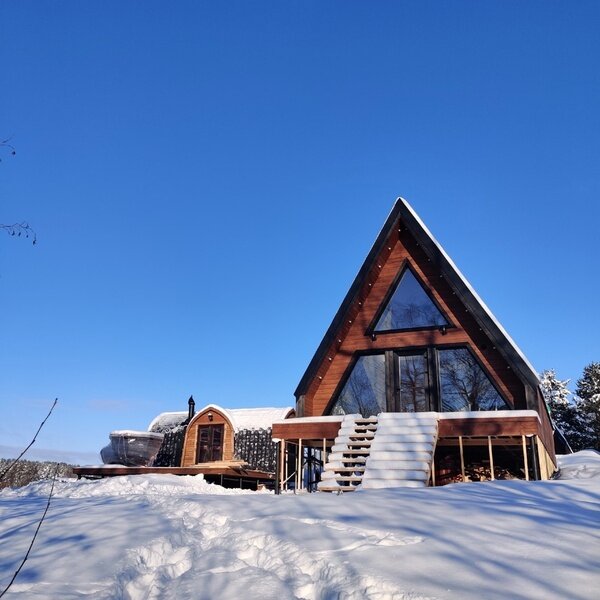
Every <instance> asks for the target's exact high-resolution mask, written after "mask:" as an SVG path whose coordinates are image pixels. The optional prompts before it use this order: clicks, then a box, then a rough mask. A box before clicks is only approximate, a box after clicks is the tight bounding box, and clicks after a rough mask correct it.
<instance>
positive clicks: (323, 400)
mask: <svg viewBox="0 0 600 600" xmlns="http://www.w3.org/2000/svg"><path fill="white" fill-rule="evenodd" d="M407 260H408V261H410V265H411V266H412V268H413V269H414V270H415V272H416V273H417V274H418V276H419V277H420V279H421V280H422V281H423V282H424V283H425V285H426V286H427V287H429V290H430V293H431V294H432V296H433V297H434V298H435V300H436V302H437V303H438V304H439V306H440V307H441V308H442V309H443V311H444V312H445V313H446V315H447V316H448V317H449V318H450V320H451V321H452V324H453V325H455V327H453V328H449V329H448V330H447V333H446V335H443V334H442V333H441V332H440V331H439V330H437V329H436V330H425V331H410V332H402V333H389V334H383V335H382V334H378V336H377V339H376V340H371V338H370V336H366V335H365V331H366V330H367V328H368V326H369V325H370V323H371V321H372V319H373V317H374V315H375V313H376V312H377V309H378V308H379V306H380V304H381V302H382V301H383V300H384V298H385V295H386V293H387V291H388V289H389V287H390V286H391V285H392V283H393V282H394V279H395V277H396V275H397V274H398V272H399V270H400V269H401V268H402V267H403V265H404V263H405V261H407ZM445 344H448V345H450V344H468V345H469V346H470V347H471V349H472V350H473V352H474V353H475V354H476V355H477V357H478V358H479V360H480V361H481V363H482V364H483V365H484V366H485V368H486V369H487V371H488V372H489V373H490V374H491V376H492V378H493V379H494V381H495V383H496V385H497V386H498V388H499V389H500V390H501V391H502V393H503V395H504V396H505V397H506V398H507V400H508V401H509V403H510V404H512V406H513V407H514V408H519V409H524V408H526V402H525V392H524V385H523V383H522V382H521V381H520V379H519V378H518V377H517V376H516V375H515V374H514V373H513V372H512V371H511V370H510V367H509V365H508V364H507V362H506V361H505V360H504V358H503V357H502V355H501V354H500V352H499V351H498V350H496V349H495V348H494V347H493V346H492V344H491V343H490V341H489V340H488V339H487V336H486V335H485V334H484V333H483V331H482V330H481V329H480V328H479V325H478V324H477V322H476V321H475V318H474V317H473V315H471V314H470V313H469V312H468V311H467V310H466V308H465V306H464V305H463V303H462V302H461V301H460V299H459V298H458V297H457V296H456V295H455V294H454V292H453V291H452V289H451V287H450V285H449V284H448V283H447V282H446V281H445V279H444V278H443V277H441V275H440V272H439V271H438V269H437V268H436V266H435V265H433V264H432V263H431V261H430V260H429V258H428V257H427V256H426V254H425V252H424V251H423V249H422V248H421V247H420V246H419V245H418V244H417V243H416V241H415V240H414V238H413V237H412V235H411V234H409V233H408V232H407V231H406V230H404V229H403V230H401V231H400V230H399V223H398V226H396V227H395V228H394V229H393V230H392V233H391V234H390V236H389V238H388V240H387V242H386V244H385V246H384V249H383V250H382V252H381V253H380V255H379V257H378V260H377V261H376V262H375V264H374V267H373V269H372V270H371V272H370V273H369V275H368V276H367V277H366V278H365V282H364V285H363V288H362V290H360V291H359V293H358V295H357V298H356V300H355V301H354V303H353V304H352V306H351V307H350V309H349V310H348V313H347V315H346V319H345V321H344V324H343V325H342V326H341V329H340V331H339V332H338V335H337V336H336V339H335V340H333V342H332V344H331V346H330V349H329V352H328V353H327V355H326V356H325V358H324V360H323V362H322V364H321V365H320V366H319V369H318V371H317V373H316V375H315V377H314V379H313V380H312V382H311V383H310V384H309V386H308V390H307V393H306V397H305V407H304V416H318V415H322V414H325V412H326V410H327V408H328V405H329V404H330V401H331V399H332V397H333V395H334V393H335V392H336V389H337V388H338V385H339V383H340V380H341V379H342V377H343V375H344V373H345V371H346V369H347V368H348V366H349V364H350V362H351V361H352V358H353V357H354V356H355V353H356V352H358V351H368V350H386V349H396V348H409V347H425V346H429V345H437V346H443V345H445Z"/></svg>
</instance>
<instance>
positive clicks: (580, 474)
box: [557, 450, 600, 479]
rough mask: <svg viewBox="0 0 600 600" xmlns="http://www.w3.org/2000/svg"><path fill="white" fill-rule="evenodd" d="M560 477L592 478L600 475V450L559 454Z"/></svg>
mask: <svg viewBox="0 0 600 600" xmlns="http://www.w3.org/2000/svg"><path fill="white" fill-rule="evenodd" d="M557 458H558V466H559V467H560V479H590V478H592V477H600V452H597V451H596V450H582V451H581V452H575V454H565V455H564V456H558V457H557Z"/></svg>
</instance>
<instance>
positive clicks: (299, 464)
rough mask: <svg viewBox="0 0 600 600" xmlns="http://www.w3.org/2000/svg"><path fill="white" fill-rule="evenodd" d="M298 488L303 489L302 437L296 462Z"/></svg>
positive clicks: (299, 441)
mask: <svg viewBox="0 0 600 600" xmlns="http://www.w3.org/2000/svg"><path fill="white" fill-rule="evenodd" d="M296 481H297V484H296V489H297V490H301V489H302V438H300V439H299V440H298V460H297V464H296Z"/></svg>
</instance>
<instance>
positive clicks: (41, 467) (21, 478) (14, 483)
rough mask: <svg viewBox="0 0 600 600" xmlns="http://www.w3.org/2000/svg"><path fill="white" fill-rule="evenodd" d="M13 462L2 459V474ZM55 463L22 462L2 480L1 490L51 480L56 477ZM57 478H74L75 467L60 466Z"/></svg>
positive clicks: (0, 467)
mask: <svg viewBox="0 0 600 600" xmlns="http://www.w3.org/2000/svg"><path fill="white" fill-rule="evenodd" d="M12 462H13V460H12V459H7V458H0V473H3V472H4V470H5V469H6V468H7V467H8V466H9V465H10V464H11V463H12ZM55 468H56V463H55V462H48V461H44V462H41V461H37V460H20V461H19V462H18V463H17V464H16V465H15V466H14V467H13V468H12V469H11V470H10V471H9V472H8V473H7V474H6V475H5V476H4V477H3V478H2V479H1V480H0V489H2V488H6V487H21V486H23V485H27V484H28V483H31V482H32V481H39V480H40V479H50V478H51V477H52V476H53V475H54V469H55ZM57 477H74V475H73V465H68V464H67V463H62V462H61V463H59V464H58V473H57Z"/></svg>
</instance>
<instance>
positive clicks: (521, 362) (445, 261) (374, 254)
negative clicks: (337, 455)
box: [294, 198, 539, 398]
mask: <svg viewBox="0 0 600 600" xmlns="http://www.w3.org/2000/svg"><path fill="white" fill-rule="evenodd" d="M399 221H400V222H401V224H402V225H403V226H405V227H406V228H407V229H408V230H409V232H410V233H411V235H412V236H413V237H414V238H415V240H416V241H417V242H418V244H419V245H420V246H421V248H422V249H423V250H424V251H425V253H426V254H427V255H428V257H429V259H430V260H431V261H432V262H433V263H434V264H435V265H436V266H437V267H438V268H439V269H440V270H441V272H442V274H443V275H444V276H445V277H446V278H447V280H448V283H449V284H450V286H451V287H452V288H453V289H454V291H455V292H456V294H457V296H458V297H459V298H460V300H461V301H462V302H463V303H464V304H465V306H466V308H467V309H468V310H469V311H470V312H471V313H472V314H473V316H474V317H475V319H476V321H477V322H478V323H479V325H480V327H481V328H482V330H483V331H484V332H485V333H486V334H487V335H488V337H489V338H490V340H491V341H492V342H493V345H494V346H495V347H497V349H498V351H499V352H500V353H501V354H502V355H503V356H504V358H505V359H506V360H508V362H509V364H510V366H511V367H512V368H513V369H514V370H515V371H517V373H518V374H519V376H520V378H521V379H522V380H523V381H524V382H526V383H527V384H528V385H530V386H531V387H532V388H537V387H538V386H539V377H538V374H537V372H536V370H535V369H534V368H533V366H532V365H531V363H530V362H529V361H528V360H527V358H526V357H525V355H524V354H523V352H522V351H521V349H520V348H519V347H518V346H517V345H516V343H515V342H514V340H513V339H512V338H511V337H510V336H509V335H508V333H507V332H506V330H505V329H504V328H503V327H502V325H501V324H500V322H499V321H498V319H496V317H495V316H494V315H493V314H492V311H491V310H490V309H489V308H488V307H487V306H486V304H485V303H484V302H483V300H482V299H481V298H480V297H479V295H478V294H477V293H476V292H475V290H474V289H473V287H472V286H471V284H470V283H469V282H468V281H467V279H466V278H465V276H464V275H463V274H462V273H461V272H460V270H459V269H458V268H457V267H456V265H455V264H454V262H453V261H452V259H451V258H450V257H449V256H448V254H446V252H445V250H444V249H443V248H442V246H441V245H440V243H439V242H438V241H437V240H436V239H435V238H434V237H433V235H431V232H430V231H429V229H427V227H426V226H425V224H424V223H423V221H421V219H420V218H419V216H418V215H417V214H416V213H415V211H414V210H413V208H412V207H411V206H410V204H409V203H408V202H407V201H406V200H404V198H398V199H397V201H396V203H395V204H394V207H393V208H392V211H391V212H390V214H389V216H388V218H387V220H386V222H385V224H384V225H383V227H382V229H381V231H380V232H379V235H378V236H377V239H376V240H375V243H374V244H373V246H372V247H371V250H370V251H369V254H368V255H367V258H366V259H365V261H364V263H363V265H362V266H361V268H360V270H359V272H358V274H357V275H356V277H355V279H354V281H353V283H352V285H351V286H350V289H349V290H348V293H347V294H346V296H345V298H344V300H343V302H342V304H341V306H340V308H339V309H338V312H337V313H336V315H335V317H334V319H333V321H332V322H331V325H330V326H329V328H328V329H327V332H326V333H325V336H324V338H323V340H322V341H321V343H320V344H319V347H318V348H317V351H316V352H315V354H314V356H313V358H312V359H311V361H310V363H309V365H308V368H307V369H306V371H305V373H304V375H303V376H302V379H301V380H300V383H299V384H298V387H297V388H296V391H295V392H294V394H295V396H296V398H300V396H302V395H303V394H306V392H307V390H308V387H309V385H310V383H311V382H312V381H313V378H314V377H315V376H316V375H317V372H318V370H319V368H320V366H321V364H322V363H323V361H324V360H325V359H326V357H327V356H328V352H330V348H331V345H332V343H333V342H334V340H335V339H337V338H338V336H339V330H340V328H341V327H342V326H343V324H344V323H345V321H346V316H347V315H346V314H347V312H348V311H349V310H350V308H351V307H352V306H353V304H354V302H355V301H356V300H357V298H358V297H359V295H360V294H361V290H362V289H363V285H364V284H365V282H366V278H367V277H368V276H369V273H370V272H371V271H372V270H373V269H374V268H375V265H376V264H377V262H376V261H377V260H378V259H379V255H380V252H381V251H382V250H383V248H384V247H385V244H386V243H387V240H388V238H389V236H390V235H391V233H392V231H393V228H394V227H396V226H397V224H398V222H399Z"/></svg>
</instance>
